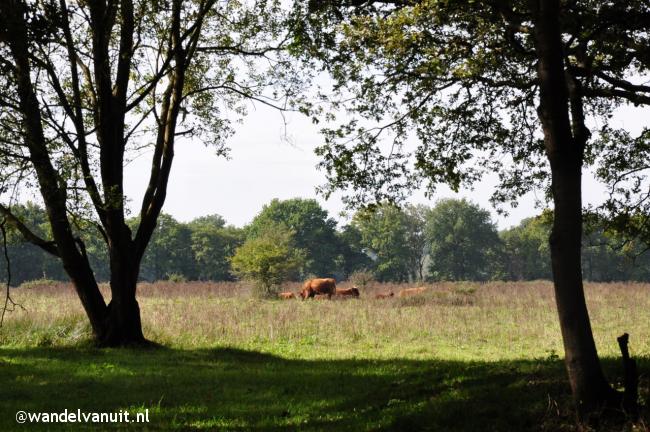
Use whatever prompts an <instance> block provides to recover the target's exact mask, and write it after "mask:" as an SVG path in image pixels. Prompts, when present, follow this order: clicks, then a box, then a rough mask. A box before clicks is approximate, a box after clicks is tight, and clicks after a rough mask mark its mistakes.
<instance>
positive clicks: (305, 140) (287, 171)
mask: <svg viewBox="0 0 650 432" xmlns="http://www.w3.org/2000/svg"><path fill="white" fill-rule="evenodd" d="M286 119H287V125H286V130H285V126H284V123H283V120H282V117H281V116H280V114H279V113H278V112H276V111H273V110H272V109H270V108H267V107H264V106H260V105H257V106H255V107H253V108H251V109H250V111H249V114H248V116H247V117H246V118H245V119H244V121H243V123H242V124H239V125H236V133H235V135H234V136H233V137H231V138H230V139H229V141H228V144H229V147H230V148H231V152H230V159H225V158H224V157H222V156H217V155H216V154H215V152H214V150H213V149H211V148H209V147H206V146H204V145H203V144H202V143H199V142H192V141H189V140H182V141H179V142H177V144H176V148H175V157H174V163H173V167H172V172H171V176H170V180H169V186H168V193H167V199H166V202H165V205H164V208H163V211H164V212H166V213H169V214H171V215H172V216H173V217H174V218H176V219H178V220H180V221H183V222H187V221H190V220H192V219H193V218H196V217H198V216H204V215H208V214H215V213H216V214H219V215H221V216H223V217H224V218H225V219H226V221H227V222H228V223H229V224H232V225H235V226H243V225H245V224H247V223H248V222H250V221H251V220H252V219H253V218H254V217H255V215H256V214H257V213H259V211H260V210H261V209H262V206H263V205H264V204H267V203H268V202H270V201H271V200H272V199H273V198H279V199H289V198H296V197H299V198H315V199H317V200H318V201H319V203H320V204H321V206H322V207H323V208H324V209H326V210H327V211H328V212H329V214H330V217H333V218H334V219H336V220H338V221H339V223H340V224H343V223H345V222H346V220H347V218H346V217H343V216H341V215H340V214H341V212H343V211H344V210H345V209H344V205H343V204H342V202H341V199H340V198H341V195H340V194H338V195H335V196H333V197H331V198H330V199H329V200H328V201H325V200H324V198H323V197H322V196H319V195H317V194H316V191H315V189H316V187H317V186H319V185H322V184H323V183H324V182H325V174H324V173H323V172H321V171H318V170H317V169H316V165H317V164H318V162H319V158H318V156H316V155H315V154H314V148H316V147H317V146H318V145H320V144H321V143H322V137H321V136H320V135H319V132H318V129H319V126H316V125H313V124H312V123H311V121H309V120H308V119H307V118H305V117H304V116H302V115H300V114H293V115H288V116H287V118H286ZM612 122H613V123H612V125H613V126H620V127H624V128H626V129H628V130H629V131H630V132H632V133H638V132H639V131H640V130H641V129H642V128H643V126H644V125H645V126H646V127H647V126H650V109H648V108H645V109H633V108H622V109H620V110H619V112H617V114H616V116H615V117H614V119H613V120H612ZM150 161H151V154H150V153H146V154H144V155H142V156H141V157H139V158H137V159H136V160H134V161H133V162H131V163H130V164H129V165H128V166H127V168H126V171H125V189H126V193H127V196H128V197H129V199H130V200H132V201H131V202H132V203H133V206H134V208H138V203H139V202H141V198H142V194H143V193H144V190H145V186H146V182H147V180H148V175H149V169H150ZM495 184H496V177H487V178H485V179H483V181H482V182H480V184H478V185H476V187H475V189H474V190H461V191H460V192H459V193H458V194H455V193H453V192H452V191H450V190H449V189H447V188H440V189H439V190H438V192H437V193H436V195H435V196H434V197H432V198H431V199H427V198H425V197H424V194H423V193H420V192H416V193H415V194H414V196H413V197H412V199H411V200H410V202H412V203H414V204H426V205H430V206H432V205H434V204H435V201H436V200H438V199H441V198H448V197H454V198H467V199H469V200H471V201H473V202H475V203H477V204H479V205H480V206H481V207H483V208H485V209H488V210H490V212H491V213H492V216H493V221H494V222H495V223H496V224H497V226H498V228H499V229H504V228H508V227H510V226H513V225H516V224H518V223H519V221H520V220H521V219H523V218H525V217H530V216H533V215H535V214H538V213H539V209H536V208H535V196H534V195H533V194H528V195H527V196H525V197H523V198H522V199H521V200H520V202H519V205H518V207H517V208H514V209H510V208H508V211H509V214H508V215H507V216H501V215H498V214H497V213H496V211H495V210H494V209H493V208H492V207H491V205H490V203H489V197H490V195H491V194H492V191H493V189H494V186H495ZM604 196H605V190H604V188H603V187H602V186H601V185H599V184H598V183H597V182H596V181H594V180H593V178H591V176H590V175H589V173H586V174H585V175H584V180H583V201H584V202H585V203H592V204H598V203H599V202H601V201H602V200H603V198H604Z"/></svg>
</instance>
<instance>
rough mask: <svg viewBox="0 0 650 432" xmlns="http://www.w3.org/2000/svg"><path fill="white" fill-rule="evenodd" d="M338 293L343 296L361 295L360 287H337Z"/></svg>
mask: <svg viewBox="0 0 650 432" xmlns="http://www.w3.org/2000/svg"><path fill="white" fill-rule="evenodd" d="M336 295H337V296H342V297H359V288H357V287H352V288H337V289H336Z"/></svg>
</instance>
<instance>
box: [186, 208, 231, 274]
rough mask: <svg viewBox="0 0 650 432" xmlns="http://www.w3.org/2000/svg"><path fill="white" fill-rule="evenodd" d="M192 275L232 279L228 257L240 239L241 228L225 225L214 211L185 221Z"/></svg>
mask: <svg viewBox="0 0 650 432" xmlns="http://www.w3.org/2000/svg"><path fill="white" fill-rule="evenodd" d="M189 228H190V229H191V231H192V234H191V236H192V254H193V258H194V266H195V269H196V277H197V278H198V279H200V280H218V281H224V280H232V279H233V276H232V275H231V271H230V258H231V257H232V256H233V255H234V254H235V249H236V248H237V247H238V246H241V244H242V243H243V242H244V232H243V230H242V229H239V228H235V227H232V226H225V220H224V219H223V218H222V217H221V216H218V215H212V216H205V217H201V218H196V219H194V220H193V221H192V222H190V223H189Z"/></svg>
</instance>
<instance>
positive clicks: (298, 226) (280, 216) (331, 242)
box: [247, 198, 340, 277]
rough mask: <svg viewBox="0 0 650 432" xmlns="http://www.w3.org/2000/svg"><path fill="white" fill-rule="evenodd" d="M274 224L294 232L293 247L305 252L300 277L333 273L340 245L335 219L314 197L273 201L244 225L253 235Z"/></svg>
mask: <svg viewBox="0 0 650 432" xmlns="http://www.w3.org/2000/svg"><path fill="white" fill-rule="evenodd" d="M274 224H283V225H285V226H286V227H287V228H288V229H289V230H291V231H293V232H294V237H293V238H294V242H295V245H296V247H297V248H299V249H303V250H305V251H306V254H307V255H306V261H305V268H304V269H303V270H302V272H301V273H302V274H301V275H300V276H301V277H305V276H307V275H316V276H319V277H325V276H331V275H333V273H334V270H335V267H336V263H335V260H336V257H337V256H338V254H339V248H340V245H339V242H338V239H337V237H336V221H335V220H334V219H332V218H329V217H328V215H327V211H325V210H323V208H322V207H321V206H320V204H318V202H317V201H316V200H313V199H302V198H293V199H288V200H284V201H280V200H279V199H274V200H272V201H271V202H270V203H269V204H267V205H265V206H264V208H262V211H261V212H260V213H259V214H258V215H257V216H255V218H254V219H253V221H252V222H251V224H250V225H249V226H248V227H247V231H248V237H249V238H255V237H256V236H258V235H259V233H260V232H264V231H265V230H266V227H267V226H269V225H274Z"/></svg>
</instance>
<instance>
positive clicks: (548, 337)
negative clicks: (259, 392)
mask: <svg viewBox="0 0 650 432" xmlns="http://www.w3.org/2000/svg"><path fill="white" fill-rule="evenodd" d="M348 285H349V284H346V283H343V284H340V286H341V287H347V286H348ZM413 286H415V285H409V284H386V283H383V284H382V283H374V284H371V285H369V286H367V287H365V290H364V291H363V292H362V296H361V298H360V299H348V300H338V301H313V300H307V301H301V300H289V301H280V300H257V299H253V298H251V294H250V293H251V286H250V285H248V284H246V283H212V282H187V283H170V282H157V283H143V284H140V285H139V288H138V290H139V294H138V298H139V301H140V307H141V311H142V319H143V326H144V331H145V334H146V335H147V337H149V338H151V339H152V340H154V341H156V342H159V343H162V344H164V345H168V346H172V347H178V348H187V349H193V348H199V349H200V348H208V347H214V346H233V347H238V348H244V349H255V350H259V351H265V352H273V353H276V354H281V355H286V356H291V357H301V358H330V357H331V358H341V357H366V358H388V357H407V358H445V359H459V360H503V359H519V358H546V357H554V356H556V355H561V353H562V343H561V339H560V331H559V325H558V320H557V313H556V309H555V303H554V296H553V287H552V284H551V283H550V282H547V281H535V282H507V283H505V282H489V283H473V282H457V283H440V284H427V285H424V286H426V287H427V290H426V291H425V292H424V293H423V294H422V295H420V296H416V297H409V298H399V297H397V296H396V297H394V298H391V299H388V300H376V299H374V295H375V294H376V293H379V292H387V291H391V290H392V291H393V292H395V294H396V295H397V293H398V292H399V290H401V289H403V288H407V287H413ZM298 288H299V284H297V283H296V284H289V285H287V286H286V287H285V289H286V290H287V291H296V290H297V289H298ZM101 289H102V291H104V292H105V294H107V295H108V292H109V289H108V287H107V286H102V287H101ZM585 289H586V294H587V300H588V304H589V308H590V313H591V318H592V325H593V329H594V335H595V338H596V342H597V345H598V348H599V352H600V353H601V355H605V356H617V355H618V352H617V349H618V348H617V344H616V336H618V335H619V334H621V333H623V332H628V333H630V334H631V337H632V339H631V349H632V351H633V354H634V355H643V356H650V320H648V319H647V316H648V310H649V309H650V285H648V284H636V283H611V284H601V283H599V284H593V283H588V284H586V288H585ZM12 297H13V298H14V299H15V300H16V301H17V302H19V303H21V304H23V305H24V306H25V308H26V311H22V310H16V311H14V312H11V313H8V314H7V316H6V318H5V321H6V322H5V326H4V327H3V328H2V329H0V345H5V346H37V345H41V346H42V345H56V346H58V345H74V344H78V343H81V342H83V341H86V340H88V339H89V329H88V325H87V322H86V321H87V320H86V318H85V316H84V314H83V310H82V308H81V305H80V303H79V300H78V298H77V296H76V294H75V292H74V290H73V288H72V287H71V286H70V285H69V284H44V285H40V286H39V285H32V286H30V287H29V288H17V289H14V290H13V291H12Z"/></svg>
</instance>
